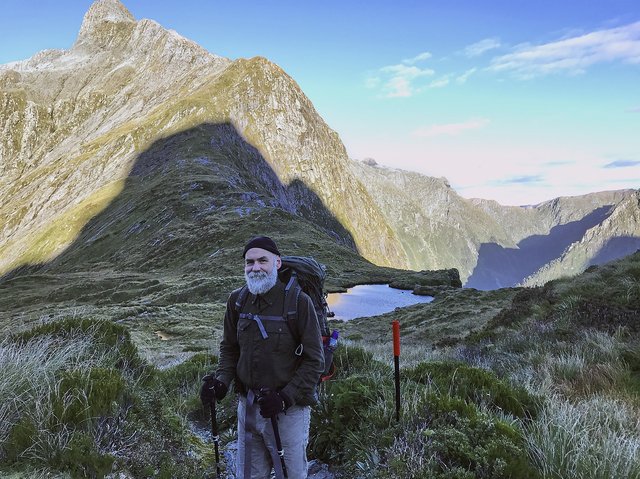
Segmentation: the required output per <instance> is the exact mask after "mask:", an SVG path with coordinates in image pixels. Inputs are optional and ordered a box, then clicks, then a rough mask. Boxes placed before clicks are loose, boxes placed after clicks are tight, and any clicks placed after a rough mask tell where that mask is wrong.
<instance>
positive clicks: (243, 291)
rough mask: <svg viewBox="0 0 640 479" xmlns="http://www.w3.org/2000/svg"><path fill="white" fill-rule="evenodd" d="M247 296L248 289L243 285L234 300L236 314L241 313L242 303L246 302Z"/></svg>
mask: <svg viewBox="0 0 640 479" xmlns="http://www.w3.org/2000/svg"><path fill="white" fill-rule="evenodd" d="M247 296H249V288H248V287H247V285H246V284H245V285H244V286H243V287H242V288H240V292H239V293H238V297H237V298H236V304H235V310H236V312H237V313H238V314H240V313H241V312H242V308H244V303H245V302H246V301H247Z"/></svg>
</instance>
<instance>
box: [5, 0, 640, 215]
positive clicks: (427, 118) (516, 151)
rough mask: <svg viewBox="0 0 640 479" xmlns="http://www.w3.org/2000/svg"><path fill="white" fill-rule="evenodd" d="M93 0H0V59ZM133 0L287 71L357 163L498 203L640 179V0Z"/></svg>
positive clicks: (53, 32)
mask: <svg viewBox="0 0 640 479" xmlns="http://www.w3.org/2000/svg"><path fill="white" fill-rule="evenodd" d="M91 3H92V2H91V1H87V0H74V1H66V0H56V1H54V0H39V1H38V2H26V1H24V0H21V1H18V0H4V1H3V15H2V17H0V63H7V62H10V61H15V60H21V59H25V58H28V57H30V56H32V55H33V54H34V53H36V52H38V51H40V50H43V49H45V48H69V47H70V46H71V45H72V44H73V41H74V40H75V37H76V35H77V32H78V30H79V28H80V24H81V22H82V17H83V15H84V13H85V12H86V10H87V9H88V8H89V6H90V5H91ZM123 3H124V4H125V6H126V7H127V8H128V9H129V10H130V11H131V13H132V14H133V15H134V16H135V17H136V18H137V19H140V18H151V19H153V20H156V21H157V22H158V23H160V24H162V25H163V26H165V27H167V28H171V29H174V30H176V31H177V32H178V33H180V34H181V35H183V36H185V37H187V38H190V39H192V40H194V41H196V42H198V43H199V44H200V45H202V46H203V47H204V48H206V49H207V50H209V51H210V52H212V53H215V54H218V55H222V56H226V57H228V58H231V59H235V58H240V57H252V56H256V55H261V56H264V57H267V58H268V59H270V60H271V61H273V62H275V63H277V64H278V65H280V66H281V67H282V68H283V69H284V70H285V71H286V72H287V73H288V74H289V75H291V76H292V77H293V78H294V79H295V80H296V81H297V82H298V84H299V85H300V86H301V88H302V89H303V91H304V92H305V93H306V94H307V96H309V98H310V99H311V101H312V102H313V104H314V105H315V107H316V108H317V110H318V112H319V113H320V114H321V115H322V117H323V118H324V119H325V121H326V122H327V123H328V124H329V126H330V127H331V128H333V129H334V130H336V131H337V132H338V134H339V135H340V137H341V138H342V140H343V142H344V144H345V146H346V147H347V151H348V153H349V155H350V156H351V157H352V158H356V159H363V158H374V159H375V160H376V161H377V162H378V163H380V164H382V165H386V166H390V167H395V168H402V169H406V170H413V171H418V172H421V173H424V174H427V175H430V176H439V177H440V176H444V177H446V178H447V179H448V180H449V182H450V184H451V185H452V187H453V188H455V189H456V191H457V192H458V193H459V194H461V195H462V196H464V197H467V198H471V197H481V198H487V199H495V200H497V201H498V202H500V203H502V204H513V205H517V204H535V203H538V202H541V201H544V200H548V199H551V198H555V197H557V196H568V195H578V194H585V193H588V192H592V191H602V190H611V189H621V188H639V187H640V3H639V2H638V1H637V0H633V1H631V0H607V1H605V0H589V1H586V0H580V1H571V2H568V1H562V0H554V1H549V0H538V1H535V2H534V1H531V0H528V1H526V2H525V1H521V0H511V1H499V0H492V1H480V2H474V1H471V0H461V1H454V0H451V1H448V2H444V1H439V2H434V1H429V0H424V1H405V0H399V1H394V2H390V1H389V2H382V1H366V2H365V1H351V2H349V1H344V0H342V1H333V0H325V1H323V2H302V1H299V0H298V1H278V0H274V1H271V2H257V1H251V2H242V1H237V2H229V1H224V2H222V1H217V0H200V1H195V0H181V1H180V2H176V1H159V0H155V1H152V0H128V1H127V0H124V2H123Z"/></svg>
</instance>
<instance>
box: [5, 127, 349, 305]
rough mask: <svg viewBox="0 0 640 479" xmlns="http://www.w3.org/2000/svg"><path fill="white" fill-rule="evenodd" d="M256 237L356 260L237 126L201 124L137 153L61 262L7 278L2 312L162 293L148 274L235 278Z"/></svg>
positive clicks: (315, 204)
mask: <svg viewBox="0 0 640 479" xmlns="http://www.w3.org/2000/svg"><path fill="white" fill-rule="evenodd" d="M255 234H268V235H271V236H273V237H274V238H275V239H276V241H278V243H279V246H280V247H281V250H282V251H283V253H285V254H286V253H289V252H291V253H302V252H305V254H314V253H316V252H317V251H318V250H319V249H320V250H329V249H336V248H337V249H344V248H339V247H345V248H346V249H349V250H351V251H352V252H357V249H356V246H355V241H354V239H353V237H352V236H351V235H350V233H349V232H348V231H347V230H346V229H345V228H344V227H343V226H342V224H341V223H340V222H339V221H338V220H337V219H336V218H335V217H334V216H333V215H332V213H331V212H330V211H329V210H328V209H327V208H326V207H325V205H324V204H323V202H322V200H321V199H320V198H319V197H318V196H317V195H316V194H315V193H314V192H313V191H312V190H311V189H310V188H308V187H307V186H306V185H305V184H304V182H302V181H300V180H296V181H294V182H292V183H290V184H288V185H285V184H282V182H280V180H279V179H278V175H277V174H276V172H275V171H274V170H273V169H272V168H271V166H270V165H269V164H268V163H267V161H266V160H265V158H264V157H263V156H262V154H261V153H260V152H259V150H258V149H257V148H256V147H254V146H253V145H251V144H250V143H248V142H247V141H246V140H245V139H244V138H243V137H242V135H240V134H239V133H238V131H237V130H236V129H235V127H234V126H233V125H232V124H230V123H221V124H211V123H205V124H200V125H198V126H196V127H194V128H191V129H188V130H185V131H182V132H180V133H177V134H174V135H171V136H168V137H166V138H161V139H158V140H157V141H155V142H154V143H153V144H152V145H151V146H150V147H149V148H148V149H147V150H145V151H144V152H142V153H140V154H139V155H138V157H137V159H136V161H135V162H134V164H133V166H132V168H131V171H130V174H129V176H128V177H127V178H126V180H125V181H124V186H123V189H122V191H121V192H120V193H119V194H118V195H117V196H116V197H115V198H114V199H113V200H112V201H111V202H110V203H109V204H108V206H107V207H106V208H105V209H103V210H102V211H101V212H100V213H99V214H97V215H96V216H94V217H93V218H92V219H91V220H90V221H88V222H87V223H86V225H84V227H83V228H82V230H81V231H80V234H79V235H78V236H77V238H76V239H75V240H74V241H73V243H72V244H70V245H69V246H68V247H67V248H65V250H64V251H62V252H61V253H60V254H58V255H57V256H56V257H55V258H53V259H52V260H51V261H48V262H46V263H42V264H37V265H30V266H23V267H20V268H17V269H14V270H13V271H9V272H8V273H6V274H5V275H3V276H2V277H1V278H0V296H4V298H5V301H2V300H0V310H2V309H4V310H7V309H10V308H12V305H15V302H14V301H10V302H6V301H8V297H10V296H11V294H12V293H16V292H21V293H20V297H21V298H22V301H27V302H29V301H41V302H43V303H44V302H52V303H54V302H56V301H70V300H73V301H79V302H81V303H82V302H85V301H86V302H96V301H98V302H99V301H119V300H122V301H124V300H126V299H127V298H131V297H135V294H136V291H139V290H145V291H148V290H150V289H153V288H162V285H158V284H157V283H158V281H156V280H149V279H148V278H143V277H140V276H139V275H141V274H144V273H146V272H153V273H158V274H159V275H160V276H162V274H164V273H166V274H167V275H170V276H176V277H178V278H181V277H186V276H190V275H191V276H197V277H203V276H205V275H211V276H213V275H215V276H218V277H226V276H229V277H236V278H237V277H238V275H241V267H240V265H241V252H242V247H243V245H244V244H245V242H246V241H247V239H248V238H249V237H251V236H252V235H255ZM176 281H177V282H180V281H182V282H183V283H184V282H185V281H186V280H180V279H178V280H176ZM193 282H194V284H195V283H196V282H197V280H193ZM71 283H72V286H70V284H71ZM39 285H40V286H39ZM42 285H44V287H43V286H42ZM209 286H210V285H209ZM194 287H195V286H194ZM226 287H227V283H224V284H223V285H221V286H220V288H221V289H224V288H226ZM38 289H40V290H41V291H38ZM27 290H29V291H30V292H29V293H28V294H27V293H26V291H27ZM228 292H229V291H224V292H223V293H220V294H221V296H220V297H222V296H223V295H226V294H227V293H228ZM15 301H18V299H16V300H15ZM3 303H4V304H3Z"/></svg>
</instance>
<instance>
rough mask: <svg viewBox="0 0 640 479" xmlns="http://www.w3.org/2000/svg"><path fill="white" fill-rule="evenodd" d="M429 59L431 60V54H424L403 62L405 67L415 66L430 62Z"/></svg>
mask: <svg viewBox="0 0 640 479" xmlns="http://www.w3.org/2000/svg"><path fill="white" fill-rule="evenodd" d="M429 58H431V53H429V52H422V53H420V54H418V55H416V56H415V57H413V58H405V59H404V60H402V63H404V64H405V65H415V64H416V63H420V62H422V61H425V60H428V59H429Z"/></svg>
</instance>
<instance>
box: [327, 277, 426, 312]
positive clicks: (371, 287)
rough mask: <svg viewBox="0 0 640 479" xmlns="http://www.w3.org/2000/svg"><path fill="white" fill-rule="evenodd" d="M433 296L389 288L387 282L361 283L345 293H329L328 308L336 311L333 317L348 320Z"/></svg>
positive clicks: (408, 304) (391, 309)
mask: <svg viewBox="0 0 640 479" xmlns="http://www.w3.org/2000/svg"><path fill="white" fill-rule="evenodd" d="M431 301H433V296H419V295H417V294H413V293H412V292H411V291H407V290H403V289H395V288H390V287H389V285H387V284H362V285H358V286H354V287H353V288H349V289H348V290H347V292H346V293H331V294H330V295H329V296H328V297H327V302H328V303H329V308H330V309H331V311H333V312H334V313H336V315H335V317H334V318H333V319H341V320H343V321H348V320H350V319H355V318H361V317H363V316H377V315H378V314H384V313H388V312H390V311H393V310H394V309H396V308H401V307H403V306H411V305H412V304H416V303H430V302H431Z"/></svg>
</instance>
